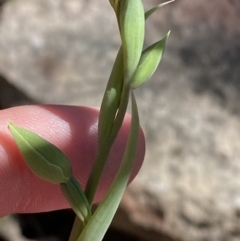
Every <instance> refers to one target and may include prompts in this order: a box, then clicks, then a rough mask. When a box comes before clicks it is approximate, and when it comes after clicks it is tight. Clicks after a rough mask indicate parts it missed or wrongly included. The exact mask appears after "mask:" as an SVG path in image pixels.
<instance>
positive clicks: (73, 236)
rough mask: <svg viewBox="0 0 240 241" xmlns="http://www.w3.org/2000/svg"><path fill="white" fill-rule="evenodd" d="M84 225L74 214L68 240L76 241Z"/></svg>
mask: <svg viewBox="0 0 240 241" xmlns="http://www.w3.org/2000/svg"><path fill="white" fill-rule="evenodd" d="M83 228H84V226H83V223H82V221H81V220H80V219H79V218H78V217H77V216H76V217H75V220H74V223H73V227H72V230H71V233H70V237H69V239H68V241H76V240H77V239H78V237H79V236H80V234H81V232H82V230H83Z"/></svg>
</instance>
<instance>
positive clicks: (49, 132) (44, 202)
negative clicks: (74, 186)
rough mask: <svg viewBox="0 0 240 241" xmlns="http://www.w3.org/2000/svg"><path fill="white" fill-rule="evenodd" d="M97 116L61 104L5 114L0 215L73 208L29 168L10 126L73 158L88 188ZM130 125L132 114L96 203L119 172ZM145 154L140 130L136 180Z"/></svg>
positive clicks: (0, 133)
mask: <svg viewBox="0 0 240 241" xmlns="http://www.w3.org/2000/svg"><path fill="white" fill-rule="evenodd" d="M98 116H99V110H98V109H94V108H89V107H76V106H59V105H45V106H44V105H42V106H21V107H14V108H10V109H6V110H1V111H0V193H1V198H0V216H5V215H7V214H10V213H30V212H46V211H52V210H57V209H64V208H69V205H68V203H67V202H66V200H65V198H64V197H63V195H62V194H61V191H60V188H59V185H55V184H51V183H47V182H45V181H43V180H41V179H40V178H38V177H37V176H35V175H34V174H33V173H32V172H31V170H30V169H29V168H28V167H27V165H26V164H25V162H24V160H23V158H22V156H21V154H20V152H19V150H18V148H17V146H16V144H15V142H14V140H13V138H12V136H11V134H10V132H9V130H8V128H7V123H8V121H12V122H13V123H14V124H16V125H19V126H21V127H24V128H26V129H29V130H31V131H33V132H35V133H37V134H39V135H40V136H42V137H43V138H45V139H47V140H48V141H50V142H51V143H53V144H54V145H56V146H57V147H58V148H60V149H61V150H62V151H63V152H64V153H65V154H66V155H67V156H68V158H69V159H70V160H71V164H72V167H73V172H74V175H75V176H76V177H77V179H78V180H79V182H80V184H81V186H82V187H83V188H85V185H86V183H87V180H88V176H89V174H90V171H91V168H92V165H93V162H94V160H95V157H96V152H97V121H98ZM130 122H131V118H130V116H129V115H126V117H125V119H124V123H123V126H122V128H121V130H120V132H119V135H118V137H117V139H116V141H115V143H114V146H113V148H112V151H111V153H110V156H109V160H108V163H107V165H106V168H105V171H104V174H103V177H102V179H101V182H100V185H99V188H98V191H97V194H96V196H95V199H94V201H95V202H99V201H101V199H102V198H103V196H104V194H105V193H106V191H107V189H108V188H109V186H110V185H111V182H112V181H113V178H114V176H115V175H116V173H117V170H118V168H119V166H120V163H121V160H122V157H123V153H124V149H125V146H126V142H127V138H128V133H129V128H130ZM144 153H145V141H144V136H143V133H142V131H140V137H139V144H138V154H137V158H136V162H135V166H134V168H133V172H132V175H131V180H132V179H133V178H134V177H135V176H136V174H137V172H138V171H139V169H140V167H141V164H142V161H143V158H144Z"/></svg>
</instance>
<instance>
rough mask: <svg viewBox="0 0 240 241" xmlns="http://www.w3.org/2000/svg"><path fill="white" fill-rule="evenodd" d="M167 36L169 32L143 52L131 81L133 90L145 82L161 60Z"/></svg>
mask: <svg viewBox="0 0 240 241" xmlns="http://www.w3.org/2000/svg"><path fill="white" fill-rule="evenodd" d="M169 34H170V32H168V33H167V35H166V36H165V37H164V38H163V39H161V40H160V41H158V42H156V43H154V44H153V45H151V46H149V47H148V48H147V49H145V50H144V51H143V53H142V56H141V59H140V62H139V65H138V67H137V70H136V72H135V74H134V76H133V78H132V80H131V86H132V88H133V89H135V88H137V87H139V86H140V85H141V84H143V83H144V82H146V81H147V80H148V79H149V78H150V77H151V76H152V75H153V74H154V72H155V71H156V69H157V67H158V65H159V63H160V61H161V59H162V56H163V53H164V49H165V46H166V42H167V39H168V37H169Z"/></svg>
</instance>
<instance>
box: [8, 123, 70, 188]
mask: <svg viewBox="0 0 240 241" xmlns="http://www.w3.org/2000/svg"><path fill="white" fill-rule="evenodd" d="M8 128H9V130H10V132H11V134H12V136H13V138H14V140H15V142H16V144H17V146H18V148H19V150H20V152H21V154H22V156H23V158H24V160H25V162H26V164H27V165H28V167H29V168H30V169H31V170H32V171H33V172H34V173H35V174H36V175H37V176H39V177H40V178H42V179H44V180H46V181H48V182H51V183H57V184H59V183H64V182H67V181H68V180H69V179H70V177H71V176H72V168H71V164H70V161H69V159H68V158H67V156H66V155H65V154H64V153H63V152H62V151H61V150H60V149H58V148H57V147H56V146H54V145H53V144H51V143H50V142H48V141H47V140H45V139H43V138H42V137H40V136H39V135H37V134H35V133H33V132H31V131H29V130H26V129H24V128H21V127H18V126H16V125H14V124H12V123H9V124H8Z"/></svg>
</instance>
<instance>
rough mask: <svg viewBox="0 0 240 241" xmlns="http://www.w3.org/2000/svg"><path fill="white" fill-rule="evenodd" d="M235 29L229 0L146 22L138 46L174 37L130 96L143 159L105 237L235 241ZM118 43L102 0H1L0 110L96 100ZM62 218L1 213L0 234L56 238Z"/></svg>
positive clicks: (14, 239)
mask: <svg viewBox="0 0 240 241" xmlns="http://www.w3.org/2000/svg"><path fill="white" fill-rule="evenodd" d="M143 2H144V5H145V9H146V10H147V9H149V8H150V7H152V6H154V5H156V4H159V3H160V2H161V1H157V0H151V1H149V0H148V1H147V0H145V1H143ZM239 25H240V1H239V0H225V1H219V0H211V1H208V0H176V1H175V2H174V3H172V4H169V5H167V6H165V7H164V8H162V9H160V10H159V11H158V12H156V14H154V15H153V16H152V17H151V18H150V19H149V20H148V21H147V28H146V32H147V35H146V36H147V38H146V46H148V45H149V44H151V43H153V42H155V41H157V40H159V39H160V38H162V37H163V36H164V35H165V34H166V33H167V31H168V30H172V32H171V36H170V39H169V42H168V45H167V48H166V51H165V55H164V58H163V61H162V62H161V65H160V67H159V68H158V70H157V72H156V73H155V75H154V76H153V78H152V79H151V81H149V82H148V83H146V84H145V85H144V86H142V88H140V89H139V90H137V91H136V96H137V101H138V106H139V112H140V118H141V125H142V127H143V129H144V132H145V135H146V139H147V153H146V159H145V163H144V165H143V167H142V169H141V171H140V173H139V175H138V177H137V178H136V179H135V180H134V182H133V183H132V184H131V185H130V186H129V188H128V190H127V191H126V193H125V195H124V198H123V200H122V203H121V206H120V208H119V211H118V213H117V215H116V217H115V219H114V221H113V224H112V227H111V229H110V231H109V232H108V234H107V235H106V238H105V240H115V241H118V240H126V241H174V240H176V241H239V240H240V181H239V176H240V131H239V130H240V105H239V103H240V27H239ZM119 44H120V39H119V34H118V29H117V24H116V20H115V16H114V13H113V10H112V9H111V7H110V4H109V2H108V1H107V0H82V1H80V0H67V1H66V0H6V1H5V0H0V108H1V109H4V108H8V107H11V106H16V105H23V104H34V103H56V104H70V105H91V106H99V105H100V103H101V98H102V95H103V91H104V88H105V85H106V82H107V79H108V76H109V73H110V70H111V67H112V64H113V61H114V59H115V56H116V53H117V51H118V48H119ZM1 195H4V194H1ZM47 220H48V221H49V222H50V224H49V223H48V221H47ZM64 221H65V222H64ZM53 222H54V223H55V224H56V225H55V226H56V227H55V226H51V225H52V223H53ZM63 222H64V223H63ZM71 223H72V213H71V212H70V211H62V212H54V213H49V214H38V215H18V216H10V217H7V218H5V219H3V220H1V222H0V234H1V238H0V240H4V241H18V240H19V241H20V240H25V241H26V240H29V239H31V240H56V241H65V240H66V237H67V234H68V232H69V230H70V226H71ZM50 226H51V229H50V230H49V227H50Z"/></svg>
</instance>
